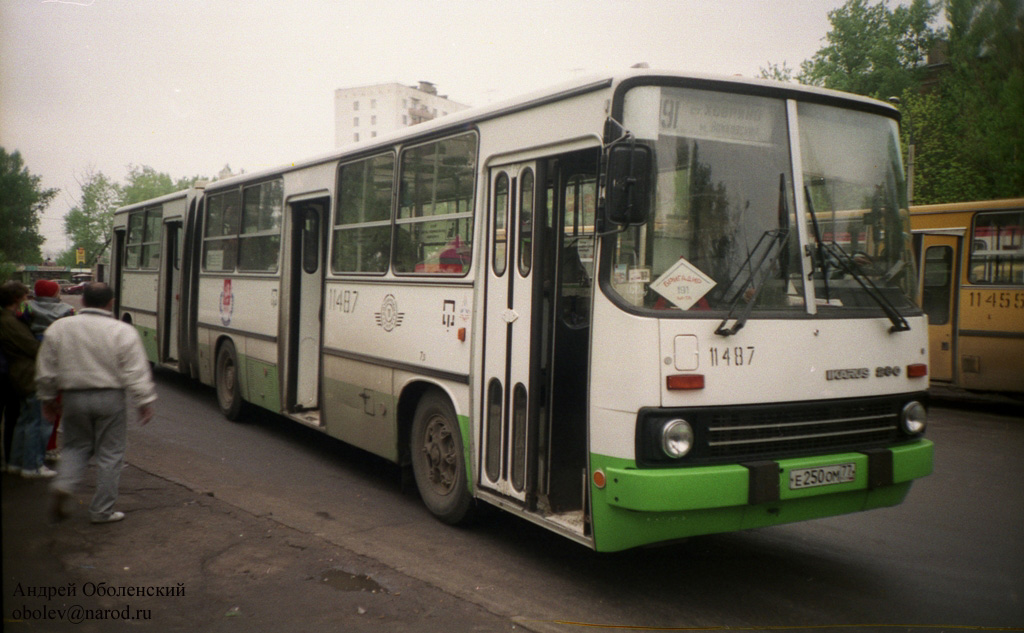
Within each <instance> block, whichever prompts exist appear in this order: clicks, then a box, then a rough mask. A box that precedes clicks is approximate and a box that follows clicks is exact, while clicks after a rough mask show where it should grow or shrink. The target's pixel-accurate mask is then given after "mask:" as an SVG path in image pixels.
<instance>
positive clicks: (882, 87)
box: [797, 0, 938, 99]
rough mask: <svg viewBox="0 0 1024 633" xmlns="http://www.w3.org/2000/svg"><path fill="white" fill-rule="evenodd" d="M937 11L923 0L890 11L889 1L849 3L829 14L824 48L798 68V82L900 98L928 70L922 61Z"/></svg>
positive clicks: (929, 40)
mask: <svg viewBox="0 0 1024 633" xmlns="http://www.w3.org/2000/svg"><path fill="white" fill-rule="evenodd" d="M937 12H938V7H937V6H933V5H932V4H931V3H930V2H929V1H928V0H913V1H912V2H911V4H910V5H909V6H903V5H899V6H897V7H896V8H894V9H892V10H890V9H889V6H888V0H882V2H879V3H878V4H875V5H870V4H868V0H850V1H849V2H847V3H846V4H844V5H843V6H842V7H840V8H838V9H834V10H832V11H829V13H828V19H829V22H830V23H831V24H832V30H831V31H829V32H828V34H827V35H826V36H825V40H826V42H827V44H826V45H825V46H824V47H822V48H821V49H820V50H819V51H818V52H817V53H815V54H814V56H813V57H812V58H811V59H809V60H806V61H804V62H803V63H802V64H800V74H799V75H798V77H797V79H798V80H799V81H800V83H804V84H809V85H812V86H823V87H825V88H833V89H836V90H843V91H846V92H853V93H856V94H862V95H868V96H871V97H875V98H876V99H888V98H889V97H894V96H900V95H902V94H903V93H904V92H905V91H906V90H907V88H908V87H917V86H919V85H920V83H921V81H922V79H923V78H924V74H925V73H926V72H927V69H926V67H925V64H924V62H925V60H926V57H927V55H928V51H929V50H930V49H931V47H932V45H933V43H934V41H935V37H936V34H935V31H934V30H933V29H932V28H931V27H930V22H931V21H932V20H933V19H934V18H935V16H936V14H937Z"/></svg>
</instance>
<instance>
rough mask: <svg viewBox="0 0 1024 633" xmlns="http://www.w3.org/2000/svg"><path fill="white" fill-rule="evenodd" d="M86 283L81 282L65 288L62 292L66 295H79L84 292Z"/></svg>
mask: <svg viewBox="0 0 1024 633" xmlns="http://www.w3.org/2000/svg"><path fill="white" fill-rule="evenodd" d="M87 283H88V282H85V281H83V282H82V283H78V284H71V285H70V286H65V287H64V290H63V292H64V294H66V295H80V294H82V291H83V290H85V286H86V284H87Z"/></svg>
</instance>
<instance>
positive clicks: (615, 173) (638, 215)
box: [605, 143, 653, 226]
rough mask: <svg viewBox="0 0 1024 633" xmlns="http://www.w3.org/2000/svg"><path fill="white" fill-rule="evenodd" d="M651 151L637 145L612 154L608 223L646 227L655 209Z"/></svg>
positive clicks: (620, 147)
mask: <svg viewBox="0 0 1024 633" xmlns="http://www.w3.org/2000/svg"><path fill="white" fill-rule="evenodd" d="M652 156H653V155H652V152H651V148H650V147H648V146H647V145H638V144H636V143H629V144H622V145H614V146H612V147H611V148H610V149H609V150H608V172H607V180H606V181H605V182H607V183H608V193H607V207H606V208H607V214H608V221H610V222H611V223H613V224H618V225H620V226H631V225H636V224H644V223H645V222H647V216H648V214H649V213H650V205H651V186H650V182H651V163H652Z"/></svg>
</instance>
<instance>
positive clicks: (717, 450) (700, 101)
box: [114, 70, 932, 551]
mask: <svg viewBox="0 0 1024 633" xmlns="http://www.w3.org/2000/svg"><path fill="white" fill-rule="evenodd" d="M367 105H369V104H367ZM898 121H899V115H898V112H897V111H896V110H895V109H893V108H892V107H891V106H889V105H888V104H885V103H882V102H879V101H875V100H871V99H866V98H863V97H858V96H853V95H848V94H843V93H838V92H832V91H826V90H821V89H815V88H807V87H803V86H796V85H792V84H780V83H773V82H765V81H760V80H747V79H739V78H715V77H705V76H694V75H691V74H682V73H671V72H657V71H652V70H634V71H629V72H627V73H625V74H622V75H617V76H608V77H598V78H592V79H587V80H581V81H577V82H574V83H572V84H568V85H563V86H559V87H556V88H554V89H551V90H548V91H543V92H538V93H535V94H531V95H528V96H525V97H523V98H520V99H515V100H510V101H507V102H503V103H500V104H495V105H491V106H487V107H484V108H479V109H474V110H466V111H463V112H459V113H457V114H454V115H450V116H446V117H443V118H440V119H437V120H435V121H432V122H429V123H425V124H421V125H417V126H414V127H410V128H406V129H404V130H402V131H400V132H397V133H392V134H390V135H387V136H383V135H382V136H380V137H377V138H373V139H369V140H366V141H364V142H361V143H355V144H352V145H349V146H345V147H342V148H340V149H338V150H336V151H335V152H333V153H331V154H329V155H326V156H322V157H319V158H316V159H312V160H308V161H305V162H297V163H293V164H290V165H288V166H287V167H282V168H280V169H274V170H267V171H263V172H259V173H253V174H245V175H242V176H237V177H232V178H229V179H226V180H223V181H217V182H214V183H211V184H208V185H206V186H205V187H204V188H202V189H195V190H190V191H186V192H182V193H179V194H174V195H171V196H166V197H163V198H159V199H156V200H153V201H150V202H145V203H141V204H137V205H133V206H131V207H127V208H125V209H122V210H120V211H119V212H118V214H117V221H116V226H115V230H114V231H115V238H116V239H115V244H116V245H117V251H116V253H117V261H116V262H115V273H116V284H117V287H116V292H117V296H118V300H119V313H118V314H119V316H120V317H121V318H123V319H125V320H130V321H131V322H132V323H133V324H135V325H136V327H138V328H139V330H140V332H141V333H142V335H143V337H144V339H145V340H146V341H147V349H148V350H149V353H150V355H151V359H152V360H153V362H154V363H156V364H158V365H162V366H167V367H170V368H172V369H174V370H176V371H180V372H182V373H185V374H188V375H190V376H192V377H194V378H196V379H198V380H200V381H201V382H203V383H205V384H208V385H212V386H214V387H215V389H216V392H217V399H218V402H219V403H220V407H221V408H222V410H223V411H224V413H225V415H227V417H229V418H238V417H244V416H245V410H246V409H245V407H246V406H252V405H258V406H260V407H264V408H267V409H269V410H271V411H274V412H278V413H280V414H281V415H283V416H285V417H288V418H291V419H293V420H296V421H298V422H301V423H303V424H306V425H309V426H312V427H314V428H317V429H319V430H321V431H323V432H324V433H326V434H328V435H330V436H332V437H335V438H338V439H340V440H343V441H344V442H347V443H349V444H352V445H355V446H358V447H361V448H363V449H365V450H367V451H370V452H372V453H375V454H378V455H381V456H383V457H385V458H387V459H390V460H393V461H395V462H397V463H399V464H402V465H407V466H409V467H410V468H411V469H412V471H413V473H414V475H415V479H416V482H417V485H418V488H419V491H420V493H421V496H422V498H423V500H424V502H425V503H426V505H427V507H428V508H429V509H430V511H431V512H432V513H434V514H435V515H436V516H437V517H438V518H440V519H441V520H443V521H446V522H449V523H458V522H460V521H463V520H464V519H466V518H467V516H468V515H469V514H470V513H471V511H472V510H473V509H474V508H475V507H476V505H477V504H479V503H489V504H492V505H495V506H498V507H500V508H502V509H504V510H507V511H508V512H511V513H513V514H515V515H518V516H520V517H522V518H525V519H527V520H529V521H532V522H534V523H537V524H539V525H542V526H544V527H546V528H549V529H551V530H553V531H555V532H557V533H559V534H562V535H564V536H566V537H568V538H570V539H572V540H574V541H577V542H579V543H582V544H584V545H587V546H589V547H591V548H594V549H596V550H599V551H614V550H622V549H626V548H631V547H635V546H640V545H647V544H653V543H661V542H668V541H673V540H677V539H681V538H686V537H690V536H694V535H698V534H707V533H714V532H725V531H732V530H741V529H746V528H755V527H763V526H771V525H777V524H782V523H788V522H793V521H802V520H806V519H813V518H819V517H827V516H833V515H838V514H843V513H850V512H856V511H860V510H867V509H872V508H878V507H884V506H892V505H896V504H898V503H900V502H901V501H902V499H903V498H904V496H905V495H906V494H907V492H908V491H909V489H910V486H911V483H912V482H913V481H914V480H915V479H917V478H919V477H923V476H925V475H927V474H928V473H930V472H931V469H932V444H931V443H930V442H929V441H928V440H926V439H924V437H923V432H924V427H925V417H926V411H925V406H924V402H925V395H926V391H927V389H928V367H927V359H928V333H927V327H926V321H925V317H924V316H923V314H922V311H921V310H920V308H919V307H918V306H917V305H915V303H914V301H913V297H915V296H916V272H915V266H914V258H913V254H912V250H911V247H912V241H911V237H910V235H911V234H910V229H909V224H908V212H907V201H906V195H905V180H904V174H903V167H902V162H901V156H900V146H899V137H898Z"/></svg>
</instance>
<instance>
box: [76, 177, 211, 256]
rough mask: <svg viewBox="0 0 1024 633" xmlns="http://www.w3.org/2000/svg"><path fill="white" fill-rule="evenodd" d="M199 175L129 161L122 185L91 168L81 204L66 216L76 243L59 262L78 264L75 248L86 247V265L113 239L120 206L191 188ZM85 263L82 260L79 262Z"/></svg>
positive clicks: (85, 181) (83, 184)
mask: <svg viewBox="0 0 1024 633" xmlns="http://www.w3.org/2000/svg"><path fill="white" fill-rule="evenodd" d="M197 180H199V177H193V178H179V179H177V180H173V179H172V178H171V177H170V176H169V175H168V174H165V173H163V172H157V171H156V170H155V169H153V168H152V167H149V166H146V165H141V166H140V165H129V166H128V177H127V184H124V185H121V184H118V183H116V182H114V181H112V180H111V179H110V178H108V177H107V176H106V175H105V174H103V173H101V172H89V173H87V174H86V176H85V178H84V180H83V182H82V183H80V184H81V186H82V198H81V200H80V201H79V204H78V205H76V206H75V207H74V208H72V209H71V211H69V212H68V213H67V215H65V216H64V230H65V232H66V233H67V234H68V236H69V237H71V242H72V244H73V246H72V247H71V248H70V249H69V250H67V251H65V252H64V253H61V255H60V256H59V257H58V258H57V263H58V264H61V265H66V266H75V265H76V264H75V249H76V248H79V247H82V248H84V249H85V261H86V263H85V265H86V266H92V265H93V263H95V262H96V260H97V259H99V257H100V256H102V255H103V254H104V252H105V251H106V248H107V246H108V245H109V243H110V237H111V231H112V230H113V225H114V211H116V210H117V209H118V208H119V207H122V206H125V205H129V204H135V203H136V202H143V201H145V200H150V199H153V198H159V197H160V196H164V195H167V194H169V193H174V192H175V191H181V190H183V189H188V188H189V187H191V186H192V185H193V184H195V182H196V181H197ZM77 265H79V266H80V265H81V264H77Z"/></svg>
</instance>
